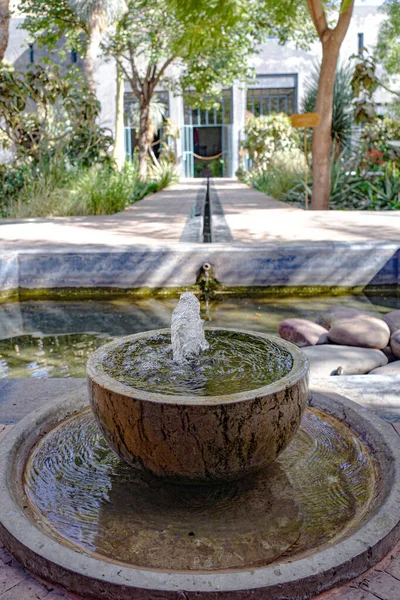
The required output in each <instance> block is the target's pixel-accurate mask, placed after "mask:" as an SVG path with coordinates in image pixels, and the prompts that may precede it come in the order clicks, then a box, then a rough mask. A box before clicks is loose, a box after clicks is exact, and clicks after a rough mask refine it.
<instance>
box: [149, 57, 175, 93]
mask: <svg viewBox="0 0 400 600" xmlns="http://www.w3.org/2000/svg"><path fill="white" fill-rule="evenodd" d="M175 59H176V56H171V58H169V59H168V60H166V61H165V63H164V64H163V66H162V67H161V69H160V70H159V72H158V74H157V75H155V77H154V79H153V90H154V88H155V87H156V86H157V84H158V83H159V81H160V79H161V77H162V75H163V74H164V73H165V71H166V70H167V69H168V67H169V65H170V64H172V63H173V62H174V60H175ZM154 74H155V73H154Z"/></svg>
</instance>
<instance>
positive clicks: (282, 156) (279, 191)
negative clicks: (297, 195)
mask: <svg viewBox="0 0 400 600" xmlns="http://www.w3.org/2000/svg"><path fill="white" fill-rule="evenodd" d="M305 169H306V164H305V158H304V154H303V153H302V152H301V150H299V149H293V150H290V151H286V152H284V151H278V152H277V153H276V154H275V155H274V156H273V157H272V159H271V161H270V164H269V167H268V169H267V170H260V169H254V170H251V171H248V172H247V173H246V174H244V176H243V180H244V181H245V182H246V183H248V184H249V185H252V186H253V187H255V188H256V189H257V190H259V191H261V192H264V193H265V194H268V195H269V196H272V197H273V198H276V199H277V200H284V199H285V197H286V195H287V193H288V192H289V191H290V190H292V189H293V188H294V187H295V186H297V185H298V184H299V182H300V181H302V180H304V174H305Z"/></svg>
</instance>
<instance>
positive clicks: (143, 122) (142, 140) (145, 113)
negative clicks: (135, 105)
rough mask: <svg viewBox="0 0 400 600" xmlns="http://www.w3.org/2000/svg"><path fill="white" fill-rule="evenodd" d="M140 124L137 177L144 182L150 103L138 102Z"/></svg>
mask: <svg viewBox="0 0 400 600" xmlns="http://www.w3.org/2000/svg"><path fill="white" fill-rule="evenodd" d="M139 110H140V124H139V176H140V179H142V180H145V179H146V177H147V154H148V151H149V131H150V127H151V121H150V119H149V113H150V102H149V101H146V100H141V101H140V102H139Z"/></svg>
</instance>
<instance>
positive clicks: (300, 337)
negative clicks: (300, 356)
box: [278, 319, 328, 348]
mask: <svg viewBox="0 0 400 600" xmlns="http://www.w3.org/2000/svg"><path fill="white" fill-rule="evenodd" d="M278 333H279V335H280V336H281V338H283V339H284V340H287V341H288V342H292V344H296V346H299V347H300V348H304V347H305V346H314V345H315V344H319V343H322V344H323V343H326V338H327V333H328V332H327V330H326V329H325V328H324V327H321V325H317V323H314V322H313V321H308V320H307V319H285V320H284V321H281V323H279V326H278ZM323 336H325V337H323ZM321 338H322V340H323V341H320V340H321Z"/></svg>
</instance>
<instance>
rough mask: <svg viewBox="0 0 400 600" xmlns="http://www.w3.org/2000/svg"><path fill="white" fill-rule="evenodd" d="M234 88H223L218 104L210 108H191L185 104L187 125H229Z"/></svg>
mask: <svg viewBox="0 0 400 600" xmlns="http://www.w3.org/2000/svg"><path fill="white" fill-rule="evenodd" d="M231 102H232V90H231V89H228V90H223V92H222V96H221V98H220V99H219V104H218V106H215V107H213V108H210V109H204V108H193V109H192V108H190V106H189V105H188V104H186V102H185V104H184V120H185V121H184V122H185V125H195V126H197V127H198V126H208V127H215V126H216V125H229V124H230V123H231Z"/></svg>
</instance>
